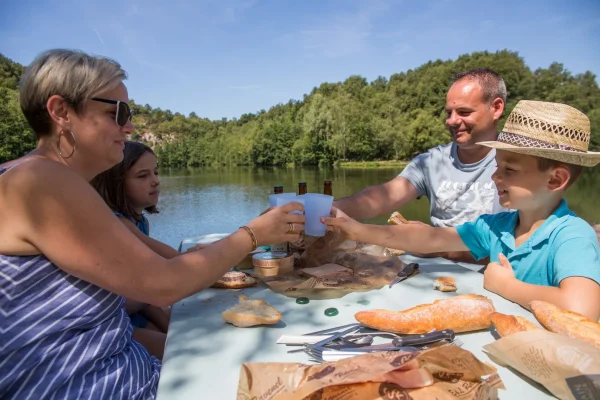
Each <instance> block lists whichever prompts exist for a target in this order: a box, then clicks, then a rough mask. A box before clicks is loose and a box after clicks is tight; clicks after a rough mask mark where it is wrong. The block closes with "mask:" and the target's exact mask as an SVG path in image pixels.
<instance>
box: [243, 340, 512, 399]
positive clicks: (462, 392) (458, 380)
mask: <svg viewBox="0 0 600 400" xmlns="http://www.w3.org/2000/svg"><path fill="white" fill-rule="evenodd" d="M415 358H416V359H417V360H418V362H419V364H420V366H421V367H424V368H426V369H428V370H429V372H431V374H432V375H433V378H434V383H433V385H431V386H427V387H424V388H419V389H403V388H401V387H399V386H397V385H395V384H392V383H386V382H375V381H377V380H378V379H379V380H381V377H382V375H384V374H386V373H388V372H391V371H394V370H397V369H399V368H400V367H401V366H402V365H404V364H406V363H407V362H409V361H411V360H413V359H415ZM498 389H504V385H503V384H502V381H501V379H500V377H499V376H498V374H497V373H496V369H495V368H493V367H491V366H489V365H486V364H484V363H482V362H481V361H479V360H478V359H477V358H475V356H474V355H473V354H471V353H470V352H469V351H467V350H464V349H461V348H460V347H456V346H444V347H438V348H434V349H431V350H426V351H422V352H416V353H404V352H395V351H389V352H378V353H367V354H365V355H360V356H356V357H352V358H346V359H343V360H339V361H335V362H329V363H323V364H318V365H304V364H298V363H246V364H243V365H242V368H241V371H240V380H239V384H238V394H237V398H238V399H239V400H251V399H260V400H334V399H335V400H377V399H381V400H426V399H437V400H455V399H461V400H471V399H472V400H493V399H497V398H498Z"/></svg>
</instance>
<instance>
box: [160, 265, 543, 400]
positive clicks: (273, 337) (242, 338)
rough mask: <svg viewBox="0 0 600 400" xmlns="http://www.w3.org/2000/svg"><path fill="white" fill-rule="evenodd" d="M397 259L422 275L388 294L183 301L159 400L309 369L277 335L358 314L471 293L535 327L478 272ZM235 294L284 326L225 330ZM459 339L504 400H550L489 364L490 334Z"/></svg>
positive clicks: (223, 390) (264, 291)
mask: <svg viewBox="0 0 600 400" xmlns="http://www.w3.org/2000/svg"><path fill="white" fill-rule="evenodd" d="M400 258H401V259H402V260H403V261H405V262H406V263H409V262H418V263H419V265H420V273H419V274H418V275H416V276H413V277H411V278H409V279H407V280H405V281H402V282H400V283H398V284H396V285H395V286H393V287H392V288H388V287H387V286H386V287H383V288H381V289H379V290H372V291H369V292H359V293H351V294H348V295H346V296H344V297H342V298H338V299H329V300H311V301H310V303H308V304H304V305H303V304H297V303H296V301H295V299H293V298H289V297H286V296H283V295H280V294H277V293H275V292H273V291H271V290H270V289H268V287H267V286H266V285H264V284H259V285H258V286H257V287H254V288H248V289H242V290H226V289H207V290H204V291H202V292H200V293H197V294H195V295H193V296H191V297H189V298H186V299H184V300H181V301H180V302H178V303H177V304H175V305H174V306H173V308H172V314H171V323H170V325H169V333H168V336H167V344H166V349H165V354H164V362H163V368H162V373H161V377H160V382H159V385H158V399H159V400H167V399H168V400H187V399H190V400H191V399H205V398H206V399H208V398H220V399H235V398H236V393H237V387H238V380H239V375H240V368H241V365H242V363H245V362H299V363H307V364H309V363H310V362H309V356H308V355H307V354H305V353H304V352H296V353H288V350H290V349H294V348H298V347H288V346H285V345H282V344H276V341H277V339H278V338H279V337H280V336H281V335H283V334H287V335H301V334H305V333H309V332H313V331H317V330H321V329H327V328H331V327H336V326H340V325H344V324H350V323H354V322H356V320H355V319H354V314H355V313H356V312H358V311H361V310H368V309H375V308H383V309H390V310H403V309H406V308H409V307H413V306H416V305H418V304H423V303H431V302H433V301H434V300H438V299H443V298H447V297H451V296H455V295H456V294H463V293H465V294H466V293H476V294H481V295H484V296H487V297H488V298H490V299H491V300H492V302H493V303H494V306H495V308H496V310H497V311H498V312H501V313H506V314H513V315H521V316H525V317H528V318H529V319H530V320H534V319H533V318H532V316H531V314H530V313H529V312H528V311H527V310H525V309H523V308H521V307H520V306H519V305H517V304H514V303H512V302H509V301H507V300H505V299H503V298H502V297H500V296H497V295H495V294H493V293H491V292H488V291H487V290H485V289H484V288H483V275H482V274H480V273H477V272H474V271H472V270H469V269H467V268H464V267H463V266H461V265H459V264H456V263H454V262H451V261H448V260H445V259H442V258H430V259H421V258H416V257H412V256H410V255H404V256H401V257H400ZM439 276H452V277H455V278H456V282H457V287H458V291H457V292H456V293H442V292H439V291H436V290H434V289H433V281H434V280H435V279H436V278H437V277H439ZM240 294H244V295H246V296H248V297H250V298H260V299H263V300H265V301H266V302H268V303H269V304H271V305H272V306H274V307H276V308H277V309H278V310H279V311H280V312H281V313H282V315H283V318H282V320H281V321H279V322H278V323H277V324H275V325H270V326H256V327H251V328H236V327H235V326H233V325H230V324H226V323H224V322H223V320H222V318H221V312H223V311H224V310H225V309H227V308H229V307H231V306H233V305H235V304H236V303H237V302H238V299H237V297H238V296H239V295H240ZM329 307H335V308H337V309H338V310H339V314H338V315H337V316H334V317H328V316H325V315H324V311H325V309H327V308H329ZM457 338H459V339H460V340H461V341H462V342H464V345H463V346H462V348H464V349H466V350H469V351H470V352H472V353H473V354H474V355H475V356H476V357H477V358H478V359H479V360H481V361H483V362H486V363H490V364H491V365H493V366H494V367H496V368H497V369H498V373H499V375H500V377H501V378H502V381H503V382H504V385H505V386H506V390H500V391H499V397H500V398H501V399H527V400H536V399H547V398H554V397H552V395H550V393H549V392H547V391H546V390H545V389H544V388H543V387H542V386H541V385H539V384H537V383H535V382H533V381H531V380H529V379H528V378H527V377H525V376H523V375H521V374H519V373H518V372H516V371H514V370H512V369H508V368H505V367H501V366H499V365H498V364H495V363H493V362H492V361H491V360H490V359H489V357H488V356H487V355H486V354H485V353H484V352H483V350H482V347H483V346H484V345H486V344H488V343H491V342H493V341H494V340H495V338H494V336H493V335H492V333H491V332H490V331H487V330H486V331H480V332H474V333H464V334H457Z"/></svg>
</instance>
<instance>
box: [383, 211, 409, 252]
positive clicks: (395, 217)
mask: <svg viewBox="0 0 600 400" xmlns="http://www.w3.org/2000/svg"><path fill="white" fill-rule="evenodd" d="M387 222H388V224H390V225H402V224H407V223H408V220H407V219H406V218H404V217H403V216H402V214H400V213H399V212H398V211H394V212H393V213H392V215H390V218H388V221H387ZM387 251H388V252H389V253H390V256H392V257H397V256H401V255H402V254H404V253H406V252H405V251H404V250H398V249H392V248H389V247H387Z"/></svg>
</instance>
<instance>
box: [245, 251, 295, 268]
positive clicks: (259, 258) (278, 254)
mask: <svg viewBox="0 0 600 400" xmlns="http://www.w3.org/2000/svg"><path fill="white" fill-rule="evenodd" d="M293 262H294V256H293V255H290V254H288V253H286V252H284V251H267V252H264V253H257V254H254V255H253V256H252V264H253V265H254V266H255V267H278V266H280V265H282V264H283V265H287V264H289V263H292V265H293Z"/></svg>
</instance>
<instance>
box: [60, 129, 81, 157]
mask: <svg viewBox="0 0 600 400" xmlns="http://www.w3.org/2000/svg"><path fill="white" fill-rule="evenodd" d="M64 131H65V130H64V129H61V131H60V133H61V134H60V135H59V136H58V144H57V145H56V147H57V148H58V155H60V156H61V157H62V158H64V159H65V160H66V159H67V158H71V157H72V156H73V154H74V153H75V147H76V146H77V140H75V135H74V134H73V132H72V131H71V130H69V129H67V131H69V133H70V134H71V137H72V138H73V150H72V151H71V154H69V155H68V156H66V157H65V156H63V153H62V151H60V138H61V137H62V133H63V132H64Z"/></svg>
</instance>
